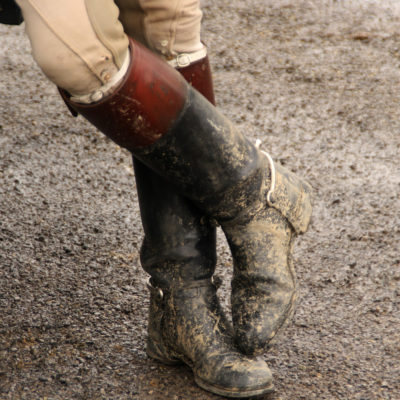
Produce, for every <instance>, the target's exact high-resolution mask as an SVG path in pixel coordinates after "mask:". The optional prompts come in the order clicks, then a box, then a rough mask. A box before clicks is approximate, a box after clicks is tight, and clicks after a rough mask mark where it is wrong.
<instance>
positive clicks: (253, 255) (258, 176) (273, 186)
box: [69, 42, 311, 354]
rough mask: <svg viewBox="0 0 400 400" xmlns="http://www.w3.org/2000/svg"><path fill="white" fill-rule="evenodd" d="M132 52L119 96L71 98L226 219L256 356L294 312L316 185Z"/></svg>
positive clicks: (247, 343)
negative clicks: (299, 258) (298, 256)
mask: <svg viewBox="0 0 400 400" xmlns="http://www.w3.org/2000/svg"><path fill="white" fill-rule="evenodd" d="M131 51H132V53H133V54H134V58H133V61H132V64H131V66H130V69H129V71H128V73H127V75H126V77H125V79H124V81H123V82H122V83H121V86H120V87H119V88H118V89H117V90H116V91H115V92H114V93H113V95H111V96H109V98H107V99H104V100H103V101H101V102H98V103H97V104H92V105H82V104H78V103H73V102H72V101H70V102H69V103H70V105H71V106H72V107H73V108H75V109H76V111H78V112H79V113H81V114H82V115H83V116H85V117H86V118H87V119H88V120H89V121H91V122H92V123H94V124H95V125H96V126H97V127H98V128H99V129H100V130H102V131H103V132H104V133H105V134H106V135H108V136H109V137H110V138H112V139H113V140H114V141H115V142H116V143H118V144H120V145H121V146H123V147H125V148H127V149H129V150H130V151H132V153H133V154H134V155H135V157H137V158H138V159H140V160H141V161H142V162H143V163H145V164H146V165H147V166H148V167H150V168H152V169H153V170H154V171H156V172H157V173H158V174H159V175H162V176H164V177H165V178H166V179H168V180H170V181H171V182H173V183H174V185H175V186H176V187H178V188H179V190H181V191H182V193H184V194H185V196H187V197H189V198H191V199H192V200H193V201H194V202H195V203H196V204H197V206H198V207H199V208H200V209H203V210H204V211H205V212H207V214H208V215H209V216H210V217H212V218H215V219H216V220H217V221H218V222H219V223H220V225H221V227H222V229H223V230H224V232H225V235H226V236H227V239H228V242H229V245H230V248H231V251H232V255H233V259H234V277H233V281H232V312H233V321H234V327H235V330H236V339H237V343H238V345H239V346H240V348H241V349H242V350H243V351H244V352H246V353H249V354H256V353H260V352H262V351H263V350H264V349H265V348H266V347H267V346H268V343H269V342H270V341H271V340H272V339H273V338H274V337H275V336H276V334H277V332H278V331H280V330H281V328H282V326H283V325H284V323H285V322H286V320H287V319H288V318H289V317H290V315H291V314H292V312H293V305H294V301H295V294H296V291H295V274H294V270H293V266H292V262H291V249H292V243H293V239H294V237H295V236H296V233H301V232H304V231H305V230H306V228H307V226H308V223H309V220H310V216H311V205H310V194H309V192H310V187H309V185H308V184H306V183H304V182H303V181H302V180H300V179H299V178H298V177H296V176H295V175H294V174H292V173H290V172H289V171H287V170H286V169H284V168H283V167H281V166H279V165H276V166H275V164H274V163H273V162H272V160H271V159H270V157H269V156H268V155H266V154H264V153H263V152H260V151H259V150H258V149H257V148H256V147H255V146H254V145H253V144H252V143H251V142H250V141H249V140H247V139H246V138H245V137H244V136H243V135H242V134H241V133H240V132H239V131H238V130H237V129H235V127H233V126H232V124H231V123H230V121H229V120H227V119H226V118H225V117H224V116H223V115H221V114H220V113H219V112H218V111H217V110H216V109H215V108H214V107H213V106H212V104H211V103H209V102H208V101H206V100H205V99H204V97H203V96H201V95H199V93H198V92H197V91H195V90H193V89H192V88H191V87H189V86H187V85H186V84H185V81H184V80H183V79H182V78H181V77H180V76H179V74H177V73H176V71H174V70H173V69H172V68H168V66H166V65H165V63H163V62H162V61H161V60H159V58H158V57H155V56H154V55H152V54H151V53H150V52H148V51H147V50H146V49H144V48H142V47H141V46H140V45H139V44H137V43H134V42H131ZM127 96H129V97H130V98H133V99H134V100H135V101H134V102H132V101H129V102H127V101H126V98H127ZM121 108H122V109H123V110H124V114H121V113H119V111H118V110H119V109H121ZM162 108H163V109H164V112H163V114H162V115H160V114H159V113H158V110H159V109H162ZM128 114H129V116H130V117H129V118H130V119H129V118H126V116H127V115H128ZM139 121H140V124H139V123H138V122H139ZM119 132H124V134H123V135H120V134H119Z"/></svg>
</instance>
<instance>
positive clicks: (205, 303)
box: [134, 58, 272, 397]
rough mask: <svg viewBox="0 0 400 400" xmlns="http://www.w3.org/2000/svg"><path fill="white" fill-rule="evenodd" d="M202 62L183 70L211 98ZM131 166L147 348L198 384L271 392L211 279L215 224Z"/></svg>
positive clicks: (232, 393)
mask: <svg viewBox="0 0 400 400" xmlns="http://www.w3.org/2000/svg"><path fill="white" fill-rule="evenodd" d="M200 64H202V65H208V59H207V58H206V59H203V60H200V61H197V62H196V63H194V65H190V66H187V67H186V68H185V69H184V70H183V71H182V70H181V71H180V72H181V73H182V72H183V75H184V76H185V78H186V79H187V80H188V81H189V82H190V83H191V84H192V85H193V86H194V87H199V89H200V90H202V92H203V94H204V95H205V96H206V97H207V98H208V99H209V101H211V102H213V101H214V97H213V90H212V80H211V73H210V69H209V67H208V68H199V67H200ZM134 167H135V178H136V186H137V190H138V196H139V204H140V210H141V217H142V224H143V229H144V232H145V237H144V240H143V244H142V248H141V254H140V255H141V263H142V267H143V268H144V270H145V271H147V272H148V273H149V274H150V275H151V279H150V281H149V289H150V294H151V295H150V308H149V319H148V340H147V348H146V351H147V354H148V355H149V356H150V357H151V358H154V359H156V360H158V361H160V362H163V363H166V364H175V363H180V362H182V361H184V362H186V363H187V364H188V365H189V366H191V367H192V369H193V371H194V376H195V380H196V382H197V383H198V385H199V386H201V387H203V388H204V389H206V390H209V391H212V392H214V393H217V394H220V395H224V396H229V397H248V396H253V395H258V394H263V393H266V392H268V391H271V390H272V377H271V373H270V371H269V369H268V366H267V365H266V364H265V362H263V361H261V360H250V359H248V358H246V357H244V356H243V355H241V354H240V353H238V352H237V350H235V349H234V346H233V340H232V337H233V335H232V332H230V331H229V324H228V323H227V320H226V318H225V316H224V314H223V311H222V310H221V307H220V305H219V301H218V298H217V294H216V287H215V285H214V283H213V280H212V275H213V274H214V271H215V264H216V251H215V248H216V243H215V242H216V232H215V227H214V226H212V225H211V224H210V223H209V220H208V218H207V216H205V215H204V212H203V211H201V210H199V209H198V208H197V207H196V206H195V205H194V204H193V203H192V202H191V201H190V200H189V199H187V198H185V197H184V196H182V195H180V194H179V192H178V190H177V189H176V188H175V187H174V186H173V185H171V184H170V183H169V182H167V181H166V180H165V179H163V178H161V177H160V176H158V175H156V174H155V173H154V172H153V171H152V170H150V169H149V168H148V167H146V166H145V165H144V164H143V163H141V162H139V161H138V160H135V159H134ZM250 367H252V368H254V371H253V372H251V373H249V368H250Z"/></svg>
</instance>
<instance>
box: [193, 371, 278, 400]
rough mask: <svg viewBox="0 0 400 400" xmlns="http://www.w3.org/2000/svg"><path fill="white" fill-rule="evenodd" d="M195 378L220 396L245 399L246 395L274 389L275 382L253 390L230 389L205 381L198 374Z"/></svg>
mask: <svg viewBox="0 0 400 400" xmlns="http://www.w3.org/2000/svg"><path fill="white" fill-rule="evenodd" d="M194 380H195V382H196V383H197V385H198V386H200V387H201V388H202V389H204V390H207V391H208V392H211V393H215V394H217V395H219V396H224V397H231V398H235V399H243V398H246V397H257V396H261V395H264V394H267V393H271V392H273V391H274V384H273V383H272V382H271V383H270V384H269V385H268V386H265V387H263V388H258V389H252V390H251V389H249V390H246V389H242V390H241V389H228V388H223V387H220V386H215V385H212V384H210V383H208V382H205V381H203V380H202V379H201V378H199V377H198V376H195V377H194Z"/></svg>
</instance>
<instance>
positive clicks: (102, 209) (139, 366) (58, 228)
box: [0, 0, 400, 400]
mask: <svg viewBox="0 0 400 400" xmlns="http://www.w3.org/2000/svg"><path fill="white" fill-rule="evenodd" d="M0 38H1V39H0V48H1V56H0V71H1V73H0V94H1V95H0V143H1V145H0V399H45V398H47V399H48V400H50V399H63V400H66V399H140V400H142V399H143V400H146V399H172V400H177V399H185V400H186V399H197V400H206V399H218V398H220V397H218V396H214V395H212V394H209V393H207V392H205V391H203V390H202V389H200V388H198V387H197V386H196V385H195V383H194V381H193V377H192V374H191V372H190V370H189V369H188V368H186V367H168V366H163V365H160V364H158V363H156V362H153V361H151V360H149V359H148V358H147V356H146V355H145V352H144V347H145V339H146V313H147V310H146V309H147V306H148V293H147V289H146V284H145V281H146V276H145V273H144V272H143V271H142V270H141V268H140V264H139V259H138V251H139V246H140V242H141V237H142V233H141V226H140V218H139V211H138V204H137V200H136V195H135V183H134V176H133V173H132V168H131V159H130V156H129V154H128V153H127V152H126V151H124V150H121V149H119V148H118V147H117V146H116V145H114V144H113V143H111V142H110V141H109V140H107V139H106V138H104V137H103V136H102V135H101V134H100V133H98V132H97V131H95V129H94V128H93V127H91V126H90V125H89V124H88V123H86V122H85V121H84V120H83V119H82V118H78V119H73V118H72V117H71V116H69V114H68V112H67V110H66V108H65V106H64V105H63V103H62V101H61V99H60V97H59V96H58V94H57V92H56V90H55V88H54V87H53V86H52V85H51V84H50V83H49V82H48V81H47V80H46V79H45V77H44V76H43V75H42V73H41V72H40V71H39V69H38V68H37V67H36V66H35V64H34V62H33V60H32V57H31V55H30V47H29V43H28V41H27V39H26V36H25V34H24V31H23V27H6V26H0ZM203 38H204V40H205V42H206V43H207V44H208V46H209V48H210V56H211V62H212V67H213V71H214V77H215V88H216V97H217V101H218V106H219V108H220V109H221V110H223V112H224V113H225V114H226V115H227V116H229V117H230V118H231V119H232V120H233V121H234V123H235V124H237V126H238V127H239V128H240V129H242V130H243V131H244V132H246V134H248V135H249V136H250V137H252V138H254V140H255V139H256V138H259V139H261V140H262V142H263V145H262V147H263V149H265V150H267V151H269V152H270V153H271V154H272V155H273V156H274V157H275V159H278V160H279V161H281V162H282V163H283V164H284V165H285V166H287V167H288V168H290V169H292V170H294V171H295V172H297V173H298V174H300V175H303V176H305V177H306V178H307V179H308V181H309V182H310V183H311V184H312V186H313V188H314V213H313V223H312V226H311V228H310V230H309V232H308V233H307V234H306V235H304V236H302V237H301V238H300V239H299V240H298V241H297V243H298V244H297V246H296V250H295V258H296V269H297V273H298V282H299V290H300V301H299V305H298V307H297V311H296V314H295V317H294V320H293V323H292V324H291V325H290V326H289V327H288V329H287V330H286V332H285V335H284V336H283V337H282V338H281V339H280V341H279V342H278V343H277V344H276V345H275V346H274V347H273V348H272V349H271V351H269V352H268V353H267V354H266V355H265V359H266V360H267V361H268V363H269V365H270V367H271V369H272V371H273V374H274V377H275V386H276V392H275V393H274V394H272V395H270V396H267V397H265V398H266V399H267V398H268V399H275V400H278V399H282V400H286V399H291V400H295V399H296V400H298V399H307V400H309V399H392V400H398V399H400V361H399V360H400V288H399V286H400V254H399V244H400V228H399V227H400V212H399V210H400V199H399V189H400V157H399V156H400V137H399V130H400V129H399V128H400V101H399V100H400V95H399V93H400V44H399V43H400V6H399V4H398V2H396V1H395V0H393V1H391V0H381V1H378V0H376V1H375V0H363V1H361V0H359V1H358V0H353V1H352V0H341V1H340V0H339V1H333V0H332V1H329V0H326V1H323V0H308V1H307V0H304V1H303V0H290V1H289V0H286V1H284V0H280V1H272V0H267V1H265V0H264V1H261V0H251V1H246V2H240V1H237V0H234V1H227V0H221V1H218V2H211V1H210V0H208V1H204V35H203ZM219 239H220V240H219V262H218V274H219V275H220V276H221V277H223V279H224V285H223V288H222V290H221V292H220V295H221V296H222V297H223V298H224V300H225V304H227V303H228V285H229V276H230V269H231V260H230V256H229V251H228V248H227V246H226V243H225V241H224V240H223V237H222V235H219Z"/></svg>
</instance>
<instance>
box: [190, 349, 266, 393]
mask: <svg viewBox="0 0 400 400" xmlns="http://www.w3.org/2000/svg"><path fill="white" fill-rule="evenodd" d="M215 361H216V360H214V362H215ZM216 362H217V365H215V366H214V367H213V368H210V366H209V365H208V366H207V368H206V369H204V370H203V369H202V368H200V369H197V370H194V375H195V381H196V383H197V384H198V385H199V386H200V387H202V388H203V389H206V390H208V391H210V392H213V393H215V394H218V395H221V396H226V397H232V398H246V397H253V396H259V395H262V394H265V393H269V392H271V391H273V379H272V373H271V371H270V369H269V368H268V365H267V363H266V362H265V361H264V360H262V359H261V358H255V359H252V358H247V357H244V356H243V357H241V358H240V359H232V360H226V359H223V360H220V361H216ZM219 363H220V364H219ZM207 364H208V363H207Z"/></svg>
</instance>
